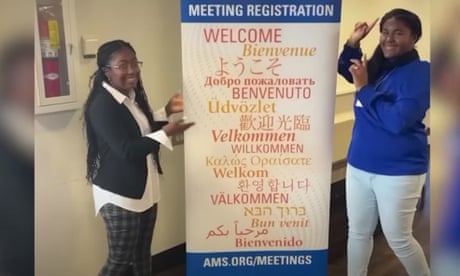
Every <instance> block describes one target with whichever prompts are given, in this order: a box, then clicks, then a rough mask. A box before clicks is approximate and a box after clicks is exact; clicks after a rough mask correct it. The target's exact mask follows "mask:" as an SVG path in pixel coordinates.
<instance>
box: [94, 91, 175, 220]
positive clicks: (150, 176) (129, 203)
mask: <svg viewBox="0 0 460 276" xmlns="http://www.w3.org/2000/svg"><path fill="white" fill-rule="evenodd" d="M102 86H103V87H104V88H105V89H106V91H107V92H108V93H110V94H111V95H112V97H113V98H114V99H115V100H116V101H117V102H118V103H119V104H124V105H125V106H126V108H128V110H129V112H131V114H132V115H133V117H134V119H135V120H136V122H137V124H138V126H139V129H140V130H141V134H142V135H143V136H146V137H149V138H150V139H152V140H155V141H157V142H159V143H161V144H162V145H164V146H165V147H167V148H168V149H169V150H172V143H171V140H170V139H169V138H168V136H167V135H166V133H165V132H164V131H163V130H159V131H156V132H153V133H152V129H151V128H150V125H149V122H148V120H147V117H146V116H145V114H144V113H143V112H142V110H141V109H140V108H139V106H138V105H137V103H136V101H135V92H134V90H132V91H130V93H129V97H126V96H125V95H124V94H122V93H121V92H120V91H118V90H117V89H115V88H114V87H112V86H111V85H109V84H108V83H106V82H103V83H102ZM154 118H155V120H156V121H167V118H166V112H165V109H164V108H162V109H160V110H159V111H157V112H155V113H154ZM146 162H147V182H146V185H145V190H144V194H143V195H142V198H140V199H133V198H128V197H124V196H121V195H118V194H115V193H112V192H110V191H107V190H104V189H102V188H101V187H99V186H97V185H93V197H94V207H95V209H96V215H97V214H98V213H99V210H100V209H101V207H102V206H104V204H106V203H112V204H114V205H117V206H119V207H122V208H124V209H127V210H129V211H133V212H143V211H145V210H147V209H148V208H150V207H152V206H153V205H154V204H155V203H157V202H158V201H160V178H159V175H158V171H157V165H156V164H155V161H154V160H153V154H151V153H150V154H148V155H147V157H146ZM128 184H129V183H128Z"/></svg>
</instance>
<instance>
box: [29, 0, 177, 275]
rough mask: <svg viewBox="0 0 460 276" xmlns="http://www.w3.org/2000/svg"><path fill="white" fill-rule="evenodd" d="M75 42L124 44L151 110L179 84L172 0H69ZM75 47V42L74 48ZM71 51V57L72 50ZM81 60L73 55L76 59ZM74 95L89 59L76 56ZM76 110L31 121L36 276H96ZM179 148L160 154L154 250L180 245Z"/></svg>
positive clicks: (94, 228)
mask: <svg viewBox="0 0 460 276" xmlns="http://www.w3.org/2000/svg"><path fill="white" fill-rule="evenodd" d="M75 2H76V3H75V12H76V21H77V22H76V23H77V25H76V27H77V33H78V37H80V36H81V35H88V34H90V35H96V36H97V37H98V38H99V39H100V41H101V42H104V41H107V40H112V39H118V38H120V39H124V40H127V41H129V42H131V43H132V45H133V46H134V47H135V49H136V50H137V54H138V57H139V59H140V60H143V61H144V67H143V70H142V75H143V81H144V86H145V88H146V90H147V92H148V96H149V99H150V103H151V104H152V106H153V108H159V107H161V106H162V105H163V104H164V103H165V102H166V101H167V99H168V98H169V97H170V96H171V95H172V94H173V93H174V92H175V91H176V90H177V89H178V88H180V86H181V62H180V21H179V1H161V0H135V1H125V0H97V1H95V0H78V1H75ZM77 46H78V48H80V45H77ZM76 53H77V54H78V53H79V51H78V52H76ZM80 56H81V55H80ZM78 67H79V71H77V87H78V97H79V99H81V100H84V99H85V98H86V96H87V93H88V80H89V76H90V75H91V74H92V73H93V71H94V70H95V68H96V67H95V60H94V59H90V60H86V59H83V58H81V57H80V58H79V66H78ZM80 117H81V110H77V111H70V112H60V113H55V114H47V115H39V116H37V117H36V128H35V132H36V139H35V140H36V155H35V156H36V158H35V160H36V218H37V219H36V245H37V246H36V271H37V275H43V276H55V275H56V276H62V275H66V276H71V275H75V276H77V275H78V276H81V275H96V273H97V271H98V269H99V268H100V266H101V264H102V263H103V261H104V258H105V256H106V241H105V232H104V226H103V223H102V220H101V218H100V217H95V216H94V208H93V203H92V195H91V189H90V186H88V185H86V181H85V179H84V175H85V157H86V148H85V144H84V143H85V141H84V139H83V129H82V122H81V120H80ZM182 155H183V149H182V146H179V147H176V148H175V150H174V151H173V152H172V153H170V152H168V151H167V150H166V149H164V150H163V151H162V164H163V167H164V170H165V176H164V177H163V179H162V200H161V203H160V207H159V218H158V224H157V228H156V230H155V236H154V241H153V246H152V252H153V253H157V252H160V251H163V250H166V249H169V248H171V247H174V246H176V245H178V244H181V243H183V242H184V240H185V229H184V227H185V226H184V221H185V216H184V201H185V200H184V192H183V190H184V184H183V183H184V179H183V171H184V168H183V158H182Z"/></svg>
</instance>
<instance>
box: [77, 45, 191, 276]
mask: <svg viewBox="0 0 460 276" xmlns="http://www.w3.org/2000/svg"><path fill="white" fill-rule="evenodd" d="M141 65H142V63H141V62H140V61H138V60H137V57H136V52H135V50H134V48H133V47H132V46H131V45H130V44H129V43H128V42H125V41H122V40H114V41H109V42H106V43H104V44H103V45H101V46H100V48H99V50H98V53H97V66H98V69H97V70H96V72H95V73H94V74H93V76H92V87H91V91H90V94H89V96H88V99H87V101H86V104H85V107H84V120H85V128H86V138H87V144H88V154H87V175H86V177H87V179H88V181H89V182H90V183H92V184H93V185H92V186H93V196H94V203H95V208H96V214H97V213H101V215H102V217H103V219H104V222H105V225H106V230H107V240H108V245H109V252H108V258H107V261H106V263H105V265H104V266H103V268H102V269H101V271H100V273H99V275H110V276H114V275H124V274H125V273H126V271H128V270H129V269H130V267H131V266H132V268H133V270H134V274H135V275H139V276H140V275H142V276H144V275H145V276H147V275H149V276H150V274H151V264H150V259H151V252H150V247H151V242H152V235H153V228H154V224H155V220H156V212H157V202H158V201H159V199H160V196H159V177H158V174H161V173H162V171H161V167H160V163H159V158H158V152H159V148H160V144H163V145H165V146H166V147H167V148H170V149H171V148H172V145H171V141H170V139H169V137H170V136H172V135H175V134H179V133H182V132H184V131H185V130H186V129H188V128H189V127H191V126H192V125H193V123H185V122H184V121H183V120H177V121H172V122H169V123H168V121H167V117H169V115H171V114H173V113H178V112H182V111H183V106H182V98H181V97H180V96H173V97H172V98H171V99H170V100H169V102H168V103H167V105H166V106H165V108H164V109H162V110H160V111H159V112H156V113H155V115H154V114H153V112H152V111H151V108H150V106H149V103H148V101H147V96H146V94H145V91H144V87H143V86H142V82H141V77H140V66H141ZM159 119H160V120H161V119H164V120H165V121H160V120H159Z"/></svg>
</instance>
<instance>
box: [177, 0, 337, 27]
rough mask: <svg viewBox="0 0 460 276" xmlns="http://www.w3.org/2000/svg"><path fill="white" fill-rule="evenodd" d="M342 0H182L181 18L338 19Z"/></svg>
mask: <svg viewBox="0 0 460 276" xmlns="http://www.w3.org/2000/svg"><path fill="white" fill-rule="evenodd" d="M340 4H341V0H303V1H302V0H282V1H280V0H182V1H181V20H182V22H213V23H217V22H239V23H244V22H260V23H276V22H316V23H319V22H333V23H335V22H340V13H341V11H340V8H341V7H340Z"/></svg>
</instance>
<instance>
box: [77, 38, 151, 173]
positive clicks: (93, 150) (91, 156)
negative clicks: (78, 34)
mask: <svg viewBox="0 0 460 276" xmlns="http://www.w3.org/2000/svg"><path fill="white" fill-rule="evenodd" d="M123 48H128V49H130V50H131V51H133V53H134V54H136V51H135V50H134V48H133V47H132V46H131V44H129V43H128V42H126V41H123V40H112V41H109V42H106V43H104V44H102V45H101V46H100V47H99V49H98V50H97V70H96V72H94V74H93V75H92V76H91V78H90V92H89V95H88V99H87V100H86V103H85V105H84V107H83V120H84V122H83V124H84V128H85V130H86V139H87V147H88V152H87V156H86V165H87V167H86V179H87V180H88V181H89V182H93V181H94V178H95V177H96V175H97V170H98V168H99V158H100V155H99V154H100V153H99V149H98V145H97V140H96V134H95V132H94V129H93V128H92V126H91V122H90V118H89V109H90V107H91V103H92V102H93V100H94V98H95V97H96V94H97V93H98V92H97V91H98V90H99V89H100V87H101V86H102V82H104V81H105V82H107V83H109V84H110V81H109V80H108V78H107V76H106V75H105V73H104V70H105V68H106V67H107V65H108V64H109V62H110V60H111V59H112V56H113V54H114V53H115V52H117V51H119V50H121V49H123ZM134 90H135V93H136V102H137V104H138V105H139V107H140V108H141V110H142V111H143V112H144V114H145V116H146V117H147V119H148V121H149V124H150V127H151V128H152V129H153V127H154V119H153V113H152V109H151V108H150V105H149V103H148V100H147V95H146V94H145V90H144V87H143V86H142V81H141V79H140V78H139V81H138V83H137V86H136V88H135V89H134Z"/></svg>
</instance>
